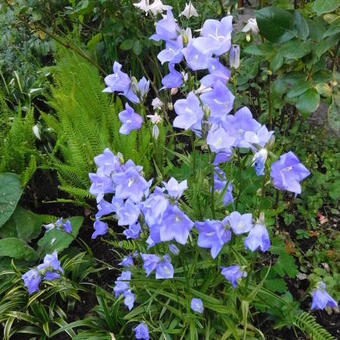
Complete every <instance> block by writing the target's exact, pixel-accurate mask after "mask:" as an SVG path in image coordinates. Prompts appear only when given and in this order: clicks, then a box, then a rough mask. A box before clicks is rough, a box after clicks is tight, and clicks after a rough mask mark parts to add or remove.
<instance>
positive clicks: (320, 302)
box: [311, 281, 338, 310]
mask: <svg viewBox="0 0 340 340" xmlns="http://www.w3.org/2000/svg"><path fill="white" fill-rule="evenodd" d="M312 297H313V301H312V308H311V309H312V310H316V309H321V310H322V309H325V308H326V307H328V308H338V303H337V302H336V301H335V300H334V299H333V298H332V297H331V296H330V295H329V294H328V293H327V291H326V285H325V284H324V283H323V282H322V281H321V282H318V284H317V287H316V289H315V290H313V292H312Z"/></svg>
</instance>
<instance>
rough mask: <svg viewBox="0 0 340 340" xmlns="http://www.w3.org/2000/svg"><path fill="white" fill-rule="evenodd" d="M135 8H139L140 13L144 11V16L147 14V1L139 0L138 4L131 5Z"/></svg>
mask: <svg viewBox="0 0 340 340" xmlns="http://www.w3.org/2000/svg"><path fill="white" fill-rule="evenodd" d="M133 5H134V6H135V7H137V8H139V9H140V10H141V11H144V12H145V13H146V15H147V14H148V12H149V0H141V1H140V2H138V3H136V4H133Z"/></svg>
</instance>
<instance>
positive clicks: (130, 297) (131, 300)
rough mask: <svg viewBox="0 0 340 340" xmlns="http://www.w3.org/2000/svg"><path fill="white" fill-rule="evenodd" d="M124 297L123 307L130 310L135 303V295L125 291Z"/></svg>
mask: <svg viewBox="0 0 340 340" xmlns="http://www.w3.org/2000/svg"><path fill="white" fill-rule="evenodd" d="M123 295H124V305H125V306H126V307H127V308H128V309H129V310H131V309H132V308H133V305H134V304H135V301H136V295H135V294H133V293H132V292H131V290H126V291H124V293H123Z"/></svg>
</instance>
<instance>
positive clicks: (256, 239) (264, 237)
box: [244, 224, 270, 252]
mask: <svg viewBox="0 0 340 340" xmlns="http://www.w3.org/2000/svg"><path fill="white" fill-rule="evenodd" d="M244 246H245V248H246V249H250V250H251V251H252V252H254V251H255V250H256V249H258V248H260V250H261V251H262V252H266V251H267V250H268V249H269V248H270V239H269V235H268V231H267V229H266V227H265V226H264V225H263V224H255V227H253V228H252V229H251V230H250V232H249V234H248V236H247V238H246V239H245V240H244Z"/></svg>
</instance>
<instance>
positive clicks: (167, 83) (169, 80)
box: [162, 64, 183, 89]
mask: <svg viewBox="0 0 340 340" xmlns="http://www.w3.org/2000/svg"><path fill="white" fill-rule="evenodd" d="M169 71H170V73H168V74H167V75H166V76H165V77H164V78H163V79H162V85H163V88H166V89H172V88H177V87H180V86H181V85H182V84H183V77H182V74H181V73H180V72H178V71H177V70H176V69H175V66H174V65H173V64H169ZM163 88H162V89H163Z"/></svg>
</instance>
